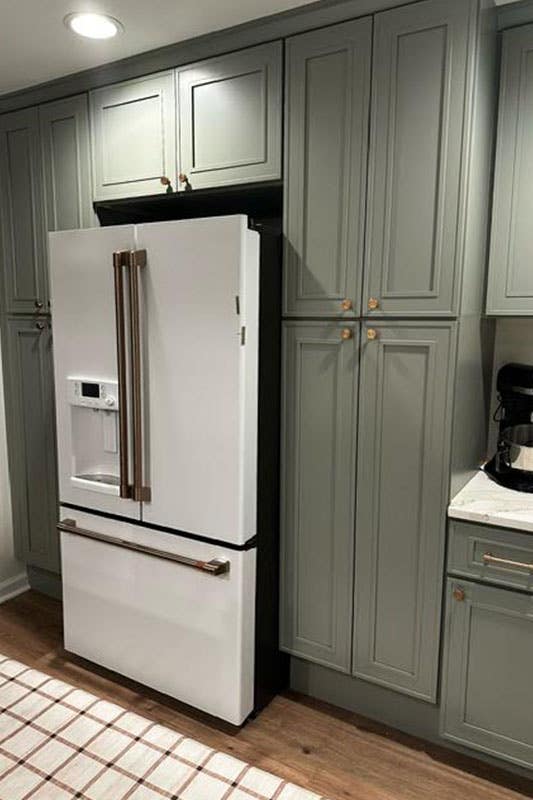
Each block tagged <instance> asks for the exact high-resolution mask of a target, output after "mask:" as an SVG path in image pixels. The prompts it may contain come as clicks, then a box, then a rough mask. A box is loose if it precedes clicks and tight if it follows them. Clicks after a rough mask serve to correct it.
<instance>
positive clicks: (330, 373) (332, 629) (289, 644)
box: [280, 321, 359, 674]
mask: <svg viewBox="0 0 533 800" xmlns="http://www.w3.org/2000/svg"><path fill="white" fill-rule="evenodd" d="M346 332H348V333H349V334H350V336H351V338H343V337H344V336H346V335H347V334H346ZM358 360H359V325H358V324H357V323H355V324H354V323H350V324H347V323H342V322H333V321H330V322H317V321H315V322H296V321H292V322H285V323H284V325H283V390H282V398H283V399H282V477H281V507H282V514H281V520H282V532H281V553H282V555H281V588H282V592H281V617H280V619H281V649H282V650H284V651H285V652H288V653H291V654H292V655H295V656H299V657H301V658H305V659H307V660H309V661H314V662H316V663H319V664H323V665H324V666H327V667H330V668H332V669H336V670H339V671H340V672H344V673H348V674H349V672H350V667H351V637H352V615H353V552H354V517H355V469H356V439H357V437H356V425H357V385H358ZM306 361H307V365H306ZM306 366H307V369H305V367H306ZM316 370H318V373H319V376H320V377H321V379H322V382H321V384H320V385H319V386H315V387H314V391H313V390H312V387H309V386H308V387H307V391H305V382H306V377H307V380H309V379H311V380H313V375H314V374H316ZM321 390H322V396H321V394H320V392H321ZM328 403H330V407H329V411H330V413H329V425H330V428H329V429H328V430H327V431H325V432H324V431H322V433H321V431H320V429H319V428H318V427H317V426H315V425H314V422H313V420H315V421H316V419H317V417H319V418H320V419H322V417H323V413H322V412H323V406H324V404H325V405H326V407H327V404H328ZM306 412H307V413H306ZM306 425H307V426H311V427H312V430H314V431H315V434H316V436H315V441H313V436H312V433H311V430H309V432H308V434H306V431H305V430H304V428H305V426H306ZM325 425H326V422H324V426H325ZM329 433H330V434H331V439H332V441H331V442H330V448H329V459H330V461H329V462H328V463H329V467H331V474H330V473H329V472H328V469H329V467H328V466H327V465H326V468H325V469H326V471H325V472H324V469H322V477H324V475H325V478H324V479H325V480H327V481H328V499H327V500H326V501H324V499H323V496H322V494H323V488H324V487H323V485H322V483H317V481H320V480H322V477H321V473H320V464H319V461H318V460H317V458H315V457H313V453H312V448H313V447H314V448H315V453H314V455H315V456H316V451H317V450H319V451H320V452H321V453H322V441H321V436H322V440H323V437H324V436H326V437H327V436H328V434H329ZM304 444H307V446H308V448H309V447H310V448H311V451H310V450H309V449H308V451H307V457H306V455H305V452H303V445H304ZM327 455H328V454H325V455H324V458H326V457H327ZM313 497H314V498H316V506H315V509H314V511H310V502H311V501H312V499H313ZM325 502H328V503H329V505H328V508H327V509H326V511H324V503H325ZM324 517H326V525H328V527H327V529H326V530H322V529H321V528H320V521H321V520H322V521H323V520H324ZM313 548H314V554H313ZM321 559H322V560H321ZM326 559H328V563H325V562H326Z"/></svg>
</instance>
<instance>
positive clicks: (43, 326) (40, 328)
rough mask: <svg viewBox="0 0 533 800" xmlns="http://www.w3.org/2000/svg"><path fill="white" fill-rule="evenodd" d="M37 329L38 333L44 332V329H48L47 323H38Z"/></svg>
mask: <svg viewBox="0 0 533 800" xmlns="http://www.w3.org/2000/svg"><path fill="white" fill-rule="evenodd" d="M35 327H36V328H37V330H38V331H44V329H45V328H46V323H44V322H36V323H35Z"/></svg>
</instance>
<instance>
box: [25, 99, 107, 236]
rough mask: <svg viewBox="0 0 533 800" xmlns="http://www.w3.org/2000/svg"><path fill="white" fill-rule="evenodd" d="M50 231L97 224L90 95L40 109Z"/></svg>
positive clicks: (47, 226) (48, 104) (47, 216)
mask: <svg viewBox="0 0 533 800" xmlns="http://www.w3.org/2000/svg"><path fill="white" fill-rule="evenodd" d="M39 121H40V128H41V147H42V154H43V174H44V194H45V212H46V228H47V230H49V231H62V230H68V229H71V228H90V227H91V226H93V225H95V224H96V223H95V218H94V215H93V213H92V189H91V177H90V175H91V162H90V149H89V111H88V101H87V96H86V95H78V96H77V97H69V98H68V99H67V100H59V101H58V102H56V103H47V104H46V105H43V106H41V107H40V108H39Z"/></svg>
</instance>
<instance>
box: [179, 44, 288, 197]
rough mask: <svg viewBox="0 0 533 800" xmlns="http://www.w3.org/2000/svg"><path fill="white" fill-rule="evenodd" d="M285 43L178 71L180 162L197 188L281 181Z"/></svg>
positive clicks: (181, 167)
mask: <svg viewBox="0 0 533 800" xmlns="http://www.w3.org/2000/svg"><path fill="white" fill-rule="evenodd" d="M281 71H282V44H281V42H272V43H270V44H266V45H261V46H260V47H252V48H249V49H247V50H243V51H242V52H238V53H230V54H229V55H227V56H221V57H220V58H211V59H209V60H208V61H202V62H201V63H198V64H193V65H191V66H188V67H184V68H182V69H178V70H177V81H178V96H179V127H180V160H179V170H180V172H185V173H186V174H187V175H188V177H189V180H190V182H191V184H192V186H193V187H194V188H195V189H199V188H202V187H206V186H224V185H226V184H232V183H250V182H251V181H267V180H274V179H277V178H281V117H282V99H281V94H282V93H281Z"/></svg>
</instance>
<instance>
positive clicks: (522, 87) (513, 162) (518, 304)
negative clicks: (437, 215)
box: [487, 25, 533, 316]
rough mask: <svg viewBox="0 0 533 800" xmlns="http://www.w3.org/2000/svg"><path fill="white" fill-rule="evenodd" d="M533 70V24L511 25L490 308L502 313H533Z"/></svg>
mask: <svg viewBox="0 0 533 800" xmlns="http://www.w3.org/2000/svg"><path fill="white" fill-rule="evenodd" d="M532 70H533V25H526V26H524V27H519V28H514V29H511V30H508V31H505V32H504V34H503V46H502V62H501V74H500V102H499V111H498V131H497V137H496V164H495V172H494V199H493V211H492V230H491V245H490V259H489V278H488V286H487V314H493V315H498V316H505V315H522V314H523V315H532V314H533V279H532V278H531V275H532V266H531V264H532V256H533V249H532V247H531V243H530V240H531V236H530V227H531V224H530V219H529V216H528V213H527V210H528V209H529V208H530V207H531V203H533V190H532V188H531V179H530V176H531V168H532V167H533V135H532V133H531V130H532V128H531V125H532V122H533V116H532V114H531V111H530V109H531V104H532V103H533V72H532ZM521 282H522V285H520V284H521ZM527 284H529V285H527Z"/></svg>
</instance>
